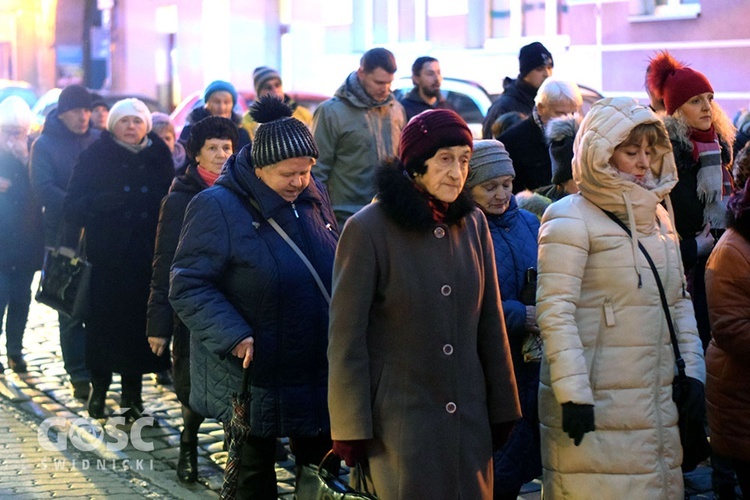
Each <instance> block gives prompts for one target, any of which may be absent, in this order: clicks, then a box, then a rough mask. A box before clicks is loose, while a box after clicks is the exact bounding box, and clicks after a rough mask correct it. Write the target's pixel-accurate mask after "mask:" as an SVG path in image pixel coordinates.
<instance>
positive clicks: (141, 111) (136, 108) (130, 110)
mask: <svg viewBox="0 0 750 500" xmlns="http://www.w3.org/2000/svg"><path fill="white" fill-rule="evenodd" d="M126 116H138V117H140V119H141V120H143V121H144V122H146V133H147V134H148V133H149V132H151V111H149V109H148V106H146V105H145V104H144V103H143V101H141V100H140V99H136V98H134V97H131V98H128V99H123V100H121V101H117V102H116V103H115V105H114V106H112V109H110V110H109V118H107V130H109V131H110V132H113V131H114V128H115V123H117V122H118V121H119V120H120V118H124V117H126Z"/></svg>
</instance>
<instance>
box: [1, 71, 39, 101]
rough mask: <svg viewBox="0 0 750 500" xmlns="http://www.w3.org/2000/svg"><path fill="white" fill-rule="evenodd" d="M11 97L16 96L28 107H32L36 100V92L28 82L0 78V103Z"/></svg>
mask: <svg viewBox="0 0 750 500" xmlns="http://www.w3.org/2000/svg"><path fill="white" fill-rule="evenodd" d="M12 95H17V96H18V97H20V98H21V99H23V100H24V101H26V104H28V105H29V107H31V106H33V105H34V103H35V102H36V98H37V95H36V90H34V87H33V86H32V85H31V84H30V83H29V82H25V81H23V80H6V79H5V78H0V102H2V101H3V100H4V99H5V98H6V97H8V96H12Z"/></svg>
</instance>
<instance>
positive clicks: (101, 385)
mask: <svg viewBox="0 0 750 500" xmlns="http://www.w3.org/2000/svg"><path fill="white" fill-rule="evenodd" d="M111 382H112V375H101V374H97V375H94V374H92V375H91V397H90V398H89V416H90V417H91V418H104V417H105V416H106V415H105V409H106V406H107V391H108V390H109V384H110V383H111Z"/></svg>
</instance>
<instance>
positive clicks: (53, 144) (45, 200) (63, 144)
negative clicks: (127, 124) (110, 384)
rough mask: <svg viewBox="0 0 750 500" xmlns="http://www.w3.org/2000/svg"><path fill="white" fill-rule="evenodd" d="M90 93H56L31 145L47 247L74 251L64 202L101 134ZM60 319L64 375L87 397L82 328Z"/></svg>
mask: <svg viewBox="0 0 750 500" xmlns="http://www.w3.org/2000/svg"><path fill="white" fill-rule="evenodd" d="M91 104H92V99H91V94H90V93H89V91H88V90H87V89H86V88H85V87H82V86H80V85H69V86H67V87H65V88H64V89H63V91H62V92H61V93H60V98H59V100H58V102H57V109H54V110H52V111H51V112H50V114H49V115H47V119H46V120H45V122H44V129H43V130H42V134H41V135H40V136H39V138H38V139H37V140H36V141H34V144H33V145H32V147H31V184H32V187H33V189H34V191H35V193H36V196H37V198H38V200H39V202H40V203H41V204H42V206H43V207H44V232H45V245H47V246H57V245H59V244H63V245H66V246H73V247H75V245H76V242H77V237H76V236H75V233H76V228H66V229H64V230H63V231H64V234H61V238H60V239H58V230H59V229H60V225H61V223H62V215H63V212H62V209H63V200H64V199H65V195H66V194H67V189H68V182H69V181H70V177H71V175H72V173H73V165H75V163H76V160H77V159H78V155H79V154H80V153H81V151H83V150H84V149H86V148H88V147H89V146H90V145H91V143H93V142H94V141H95V140H97V139H98V138H99V133H100V132H99V131H98V130H95V129H91V128H89V124H90V120H91ZM59 319H60V349H61V350H62V355H63V361H64V363H65V371H66V372H68V375H69V376H70V381H71V383H72V385H73V395H74V396H75V397H76V398H78V399H82V400H86V399H88V396H89V381H90V375H89V372H88V370H87V369H86V354H85V340H86V339H85V337H86V336H85V332H84V330H83V324H82V323H81V322H80V321H75V320H72V319H70V318H69V317H67V316H65V315H64V314H60V315H59Z"/></svg>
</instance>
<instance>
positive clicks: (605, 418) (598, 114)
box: [537, 98, 705, 500]
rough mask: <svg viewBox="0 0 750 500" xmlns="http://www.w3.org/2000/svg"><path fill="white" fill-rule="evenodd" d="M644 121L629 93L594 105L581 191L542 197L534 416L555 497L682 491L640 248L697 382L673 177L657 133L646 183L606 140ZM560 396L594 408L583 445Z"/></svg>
mask: <svg viewBox="0 0 750 500" xmlns="http://www.w3.org/2000/svg"><path fill="white" fill-rule="evenodd" d="M641 123H655V124H657V125H658V126H659V127H661V122H660V121H659V119H658V118H657V117H656V115H654V114H653V112H652V111H651V110H649V109H648V108H645V107H642V106H640V105H638V104H637V103H636V102H635V101H633V100H631V99H626V98H614V99H604V100H601V101H599V102H598V103H596V104H595V105H594V106H593V107H592V109H591V111H589V113H588V114H587V115H586V118H584V121H583V123H582V124H581V128H580V130H579V132H578V135H577V137H576V140H575V151H576V152H577V154H576V155H575V157H574V160H573V176H574V179H575V180H576V183H577V184H578V186H579V188H580V190H581V192H580V193H579V194H575V195H570V196H567V197H565V198H563V199H562V200H560V201H558V202H556V203H553V204H552V205H550V207H549V208H548V209H547V212H546V213H545V215H544V218H543V220H542V227H541V230H540V236H539V278H538V279H539V282H538V289H537V318H538V323H539V326H540V328H541V333H542V338H543V340H544V358H543V361H542V370H541V384H540V388H539V417H540V420H541V435H542V463H543V467H544V495H545V498H550V499H553V500H554V499H558V498H625V497H627V498H664V499H681V498H683V481H682V471H681V469H680V465H681V462H682V447H681V445H680V437H679V433H678V428H677V408H676V406H675V404H674V403H673V401H672V379H673V377H674V371H675V359H674V354H673V351H672V347H671V343H670V335H669V330H668V328H667V323H666V319H665V316H664V312H663V309H662V306H661V300H660V297H659V292H658V288H657V285H656V281H655V279H654V275H653V273H652V272H651V269H650V267H649V265H648V263H647V261H646V259H645V257H644V256H643V254H642V253H641V252H640V251H639V250H638V247H637V243H638V242H640V243H641V244H643V246H644V247H645V248H646V249H647V251H648V252H649V254H650V255H651V257H652V259H653V260H654V262H655V264H656V268H657V270H658V272H659V276H660V278H661V281H662V282H663V283H664V288H665V290H666V297H667V301H668V304H669V309H670V313H671V316H672V319H673V321H674V324H675V327H676V329H677V338H678V342H679V347H680V351H681V353H682V357H683V358H684V360H685V362H686V364H687V375H688V376H689V377H693V378H695V379H698V380H700V381H701V382H703V381H705V367H704V364H703V350H702V348H701V343H700V339H699V338H698V336H697V330H696V324H695V318H694V315H693V308H692V303H691V301H690V298H689V296H687V294H686V293H685V292H684V285H685V281H684V275H683V272H682V267H681V264H680V252H679V245H678V239H677V234H676V233H675V230H674V226H673V224H672V221H671V217H670V216H669V214H668V213H667V211H666V210H665V209H664V208H663V207H662V206H661V204H660V203H661V201H662V200H663V199H664V198H665V197H666V196H667V195H668V193H669V191H670V190H671V189H672V187H673V186H674V185H675V183H676V182H677V176H676V167H675V163H674V158H673V156H672V154H671V150H670V145H669V142H668V139H667V136H666V131H664V135H663V138H662V140H661V141H660V142H659V143H658V144H656V145H655V153H654V154H653V155H652V164H651V165H652V167H651V168H652V172H653V174H654V178H655V179H656V180H657V186H656V187H655V188H653V189H650V190H647V189H645V188H642V187H640V186H639V185H637V184H635V183H633V182H630V181H628V180H625V179H624V178H623V177H621V176H620V175H619V174H618V172H617V171H616V170H615V169H614V167H611V166H610V165H609V160H610V158H611V157H612V154H613V152H614V149H615V147H616V146H617V145H619V144H621V143H622V142H623V141H624V140H625V139H626V138H627V137H628V135H629V133H630V131H631V130H632V129H633V127H635V126H636V125H638V124H641ZM662 130H663V129H662ZM602 208H603V209H606V210H608V211H610V212H612V213H614V214H615V215H616V216H617V217H618V218H619V219H620V220H621V221H623V222H624V223H625V224H626V225H627V226H628V227H629V228H630V229H631V231H633V234H634V235H635V238H630V237H629V236H628V235H627V234H626V233H625V231H623V229H622V228H620V227H619V226H618V225H617V224H616V223H615V222H614V221H612V220H610V219H609V217H608V216H607V215H606V214H605V213H604V212H603V211H602ZM639 283H641V284H642V286H640V285H639ZM567 402H573V403H576V404H588V405H593V406H594V416H595V426H596V428H595V431H594V432H591V433H587V434H586V435H585V436H584V438H583V441H582V442H581V443H580V446H574V445H573V440H572V439H571V438H570V437H569V436H568V435H567V433H565V432H563V430H562V410H561V404H563V403H567Z"/></svg>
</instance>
